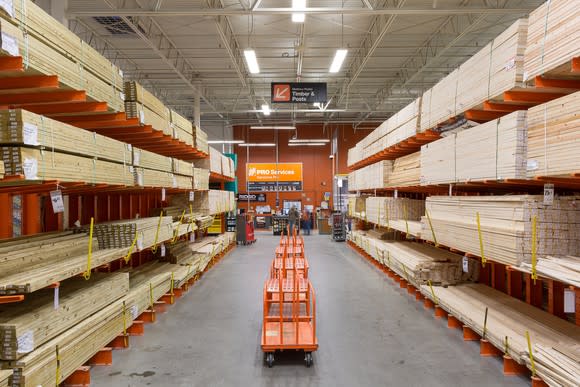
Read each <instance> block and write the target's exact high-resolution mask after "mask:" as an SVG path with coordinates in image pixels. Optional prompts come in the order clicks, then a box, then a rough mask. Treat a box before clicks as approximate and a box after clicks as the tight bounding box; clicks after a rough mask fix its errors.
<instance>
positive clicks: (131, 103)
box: [124, 81, 173, 137]
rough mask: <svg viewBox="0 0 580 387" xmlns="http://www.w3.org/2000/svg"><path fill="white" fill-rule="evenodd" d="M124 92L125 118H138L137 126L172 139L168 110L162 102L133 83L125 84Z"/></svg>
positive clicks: (136, 83)
mask: <svg viewBox="0 0 580 387" xmlns="http://www.w3.org/2000/svg"><path fill="white" fill-rule="evenodd" d="M124 90H125V114H126V115H127V118H138V119H139V124H141V125H151V126H152V127H153V128H154V129H155V130H159V131H161V132H163V134H166V135H168V136H172V137H173V130H172V128H171V124H170V113H169V108H167V107H166V106H165V105H164V104H163V102H161V101H160V100H159V99H158V98H157V97H155V96H154V95H153V94H152V93H150V92H149V91H148V90H147V89H145V88H144V87H143V86H141V85H140V84H139V83H138V82H135V81H130V82H125V86H124Z"/></svg>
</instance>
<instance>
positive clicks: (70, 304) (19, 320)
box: [0, 273, 129, 360]
mask: <svg viewBox="0 0 580 387" xmlns="http://www.w3.org/2000/svg"><path fill="white" fill-rule="evenodd" d="M128 290H129V276H128V275H127V274H125V273H112V274H108V275H105V274H100V273H95V274H94V275H93V276H92V277H91V278H90V280H89V281H85V280H84V279H83V278H75V279H71V280H69V281H65V282H63V283H62V284H61V285H60V289H59V296H58V307H57V308H56V309H55V301H54V297H55V295H54V292H53V290H52V289H48V290H45V291H39V292H35V293H33V294H32V295H30V296H29V297H27V298H26V300H25V301H24V302H22V303H16V304H8V305H4V306H3V307H2V310H1V312H0V343H1V348H0V359H2V360H15V359H18V358H20V357H22V356H24V355H25V354H27V353H29V352H32V351H33V350H34V349H35V348H37V347H39V346H40V345H42V344H44V343H45V342H47V341H48V340H50V339H52V338H53V337H55V336H57V335H58V334H60V333H62V332H63V331H65V330H67V329H69V328H71V327H72V326H74V325H75V324H77V323H79V322H80V321H82V320H83V319H85V318H87V317H88V316H90V315H91V314H93V313H95V312H97V311H99V310H100V309H101V308H104V307H105V306H107V305H109V304H110V303H112V302H113V301H115V300H117V299H119V298H121V297H122V296H124V295H125V294H126V293H127V291H128Z"/></svg>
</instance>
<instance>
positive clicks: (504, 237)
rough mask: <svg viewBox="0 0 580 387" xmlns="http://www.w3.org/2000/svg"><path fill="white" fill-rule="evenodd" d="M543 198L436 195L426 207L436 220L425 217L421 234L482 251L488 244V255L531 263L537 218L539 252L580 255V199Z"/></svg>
mask: <svg viewBox="0 0 580 387" xmlns="http://www.w3.org/2000/svg"><path fill="white" fill-rule="evenodd" d="M543 199H544V198H543V196H533V195H510V196H430V197H428V198H427V201H426V211H428V213H429V216H430V218H431V223H430V222H429V219H428V218H427V217H426V216H425V217H423V218H422V220H421V223H422V231H421V237H422V238H424V239H427V240H434V239H437V242H438V243H440V244H442V245H445V246H448V247H452V248H454V249H457V250H459V251H463V252H466V253H470V254H473V255H478V256H481V255H482V251H481V246H483V255H484V256H485V257H486V258H488V259H491V260H493V261H496V262H500V263H503V264H506V265H516V266H517V265H519V264H520V263H521V262H531V259H532V254H533V252H534V250H533V248H532V229H533V228H532V223H533V217H536V244H535V254H536V256H538V257H542V256H546V255H576V256H577V255H579V253H580V239H579V235H580V234H579V232H578V230H579V226H580V210H579V209H578V208H577V205H576V201H577V200H578V198H577V197H574V196H572V197H560V198H558V199H555V200H554V204H553V205H552V206H549V207H547V206H545V205H544V204H543ZM478 213H479V216H480V228H479V229H480V230H481V233H480V232H478V225H477V214H478ZM431 225H432V229H431ZM433 234H435V238H434V237H433ZM480 235H481V244H480Z"/></svg>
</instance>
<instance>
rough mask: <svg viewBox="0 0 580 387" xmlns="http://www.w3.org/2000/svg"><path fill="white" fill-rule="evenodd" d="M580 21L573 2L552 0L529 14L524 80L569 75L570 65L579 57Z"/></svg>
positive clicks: (579, 14)
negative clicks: (562, 74) (544, 76)
mask: <svg viewBox="0 0 580 387" xmlns="http://www.w3.org/2000/svg"><path fill="white" fill-rule="evenodd" d="M579 18H580V9H578V3H577V2H576V1H573V0H551V1H548V2H546V3H544V4H543V5H541V6H540V7H538V8H537V9H536V10H534V11H532V12H531V13H530V18H529V27H528V40H527V45H526V51H525V57H524V76H525V78H526V79H525V80H531V79H533V78H534V77H536V76H538V75H544V74H547V75H556V76H557V75H559V74H561V73H566V74H569V73H570V70H571V66H570V61H571V60H572V59H573V58H576V57H579V56H580V45H578V41H579V40H580V24H579V23H578V19H579Z"/></svg>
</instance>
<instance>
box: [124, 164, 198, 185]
mask: <svg viewBox="0 0 580 387" xmlns="http://www.w3.org/2000/svg"><path fill="white" fill-rule="evenodd" d="M132 170H133V175H134V183H135V185H136V186H139V187H168V188H177V189H189V190H191V189H192V187H193V180H192V177H190V176H183V175H176V174H173V173H171V172H161V171H155V170H152V169H144V168H133V169H132Z"/></svg>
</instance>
